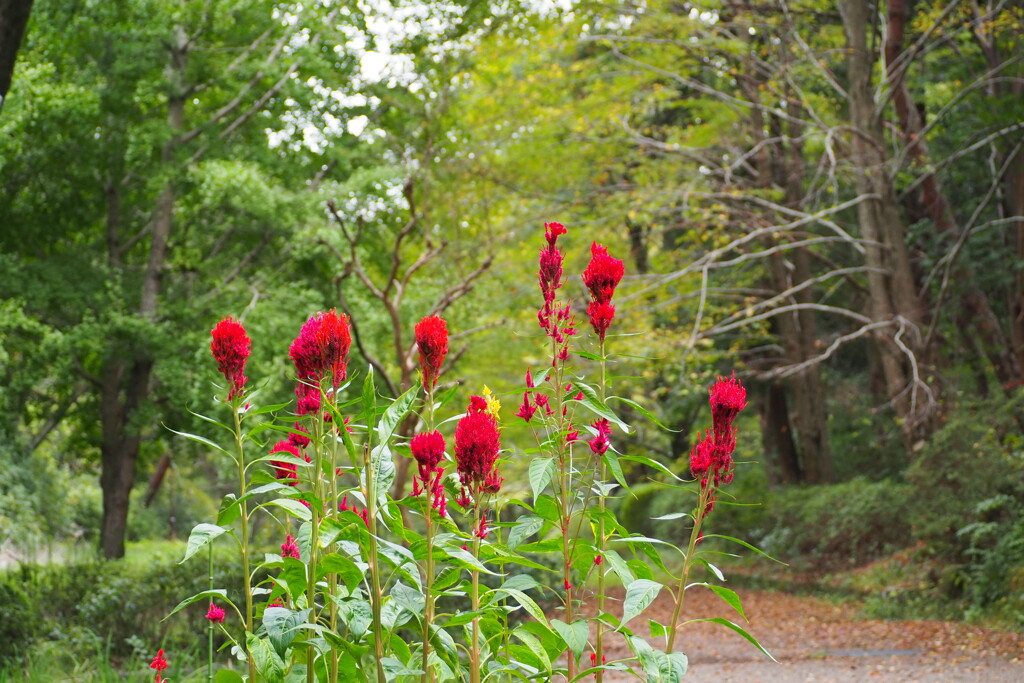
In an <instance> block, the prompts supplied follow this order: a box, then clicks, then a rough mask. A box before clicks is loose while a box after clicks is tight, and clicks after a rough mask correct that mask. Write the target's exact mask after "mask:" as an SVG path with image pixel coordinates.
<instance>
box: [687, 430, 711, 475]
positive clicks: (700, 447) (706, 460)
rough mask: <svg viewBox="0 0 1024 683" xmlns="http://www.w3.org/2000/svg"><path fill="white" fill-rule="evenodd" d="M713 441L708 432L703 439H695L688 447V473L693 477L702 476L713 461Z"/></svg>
mask: <svg viewBox="0 0 1024 683" xmlns="http://www.w3.org/2000/svg"><path fill="white" fill-rule="evenodd" d="M714 456H715V443H714V441H713V440H712V438H711V433H710V432H708V434H707V436H706V437H705V438H704V439H700V438H698V439H697V443H695V444H693V447H692V448H691V449H690V473H691V474H692V475H693V478H694V479H698V478H703V477H704V476H705V475H706V474H707V473H708V470H710V469H711V466H712V465H714V462H715V458H714Z"/></svg>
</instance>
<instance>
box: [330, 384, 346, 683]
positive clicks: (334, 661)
mask: <svg viewBox="0 0 1024 683" xmlns="http://www.w3.org/2000/svg"><path fill="white" fill-rule="evenodd" d="M335 398H337V395H335ZM332 424H333V423H332ZM333 428H334V429H347V427H345V423H344V422H342V423H340V424H334V427H333ZM328 477H329V478H330V482H331V495H330V498H329V499H328V500H329V505H328V508H327V514H328V515H330V516H331V517H336V516H337V514H338V437H337V435H335V434H333V433H331V470H330V473H329V474H328ZM329 586H330V596H328V600H327V602H328V603H329V604H330V610H331V611H330V619H331V631H332V632H334V633H337V632H338V603H336V602H335V601H334V599H333V597H331V596H333V595H334V594H335V592H336V591H337V589H338V575H337V574H331V576H330V579H329ZM330 681H331V683H338V651H337V649H336V648H333V647H332V648H331V659H330Z"/></svg>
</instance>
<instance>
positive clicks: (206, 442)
mask: <svg viewBox="0 0 1024 683" xmlns="http://www.w3.org/2000/svg"><path fill="white" fill-rule="evenodd" d="M167 429H168V430H169V431H171V432H174V433H175V434H177V435H178V436H183V437H185V438H186V439H189V440H191V441H195V442H196V443H201V444H203V445H204V446H209V447H210V448H213V449H214V450H218V451H220V452H221V453H223V454H224V455H226V456H228V457H230V458H231V459H232V460H235V462H238V461H237V460H236V459H235V456H234V454H232V453H231V452H229V451H227V450H225V449H223V448H221V447H220V446H218V445H217V444H215V443H214V442H212V441H210V440H209V439H207V438H206V437H205V436H199V435H198V434H189V433H188V432H179V431H177V430H175V429H171V428H170V427H168V428H167Z"/></svg>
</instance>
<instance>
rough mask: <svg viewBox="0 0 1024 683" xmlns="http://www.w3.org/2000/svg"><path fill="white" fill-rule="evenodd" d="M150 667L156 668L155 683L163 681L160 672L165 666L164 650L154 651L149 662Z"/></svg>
mask: <svg viewBox="0 0 1024 683" xmlns="http://www.w3.org/2000/svg"><path fill="white" fill-rule="evenodd" d="M149 668H150V669H156V681H155V683H163V680H164V679H163V677H162V676H161V675H160V672H161V671H163V670H164V669H166V668H167V660H166V659H164V651H163V650H160V651H158V652H157V653H156V657H153V661H152V662H150V663H149Z"/></svg>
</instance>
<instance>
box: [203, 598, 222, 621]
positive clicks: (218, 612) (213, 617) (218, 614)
mask: <svg viewBox="0 0 1024 683" xmlns="http://www.w3.org/2000/svg"><path fill="white" fill-rule="evenodd" d="M206 618H207V619H209V620H210V621H212V622H213V623H215V624H223V623H224V610H222V609H221V608H220V607H217V605H215V604H213V603H212V602H211V603H210V609H209V611H207V612H206Z"/></svg>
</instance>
